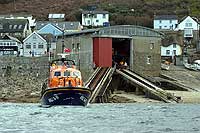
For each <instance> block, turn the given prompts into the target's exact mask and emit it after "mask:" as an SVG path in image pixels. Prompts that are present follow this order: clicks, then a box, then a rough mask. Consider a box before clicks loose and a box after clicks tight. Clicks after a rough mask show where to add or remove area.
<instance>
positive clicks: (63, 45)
mask: <svg viewBox="0 0 200 133" xmlns="http://www.w3.org/2000/svg"><path fill="white" fill-rule="evenodd" d="M64 47H65V44H64V29H63V33H62V53H64Z"/></svg>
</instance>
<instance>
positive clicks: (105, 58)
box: [93, 38, 112, 67]
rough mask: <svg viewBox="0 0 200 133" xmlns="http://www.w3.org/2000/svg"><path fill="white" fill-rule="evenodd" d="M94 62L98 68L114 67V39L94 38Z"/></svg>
mask: <svg viewBox="0 0 200 133" xmlns="http://www.w3.org/2000/svg"><path fill="white" fill-rule="evenodd" d="M93 61H94V63H95V66H96V67H112V38H93Z"/></svg>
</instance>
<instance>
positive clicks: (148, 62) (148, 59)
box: [147, 56, 151, 64]
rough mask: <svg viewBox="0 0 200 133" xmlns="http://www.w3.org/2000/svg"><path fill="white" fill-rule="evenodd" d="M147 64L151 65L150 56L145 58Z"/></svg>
mask: <svg viewBox="0 0 200 133" xmlns="http://www.w3.org/2000/svg"><path fill="white" fill-rule="evenodd" d="M147 64H151V56H147Z"/></svg>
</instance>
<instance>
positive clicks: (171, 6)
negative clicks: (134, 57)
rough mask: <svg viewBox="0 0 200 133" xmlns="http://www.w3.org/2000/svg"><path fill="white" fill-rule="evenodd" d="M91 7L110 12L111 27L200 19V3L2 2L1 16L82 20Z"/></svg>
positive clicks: (170, 0)
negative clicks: (162, 17) (158, 18)
mask: <svg viewBox="0 0 200 133" xmlns="http://www.w3.org/2000/svg"><path fill="white" fill-rule="evenodd" d="M88 5H95V7H96V8H97V10H107V11H109V12H110V21H111V24H136V25H143V26H148V27H151V26H152V19H153V16H154V15H155V14H158V15H159V14H176V15H178V17H179V18H180V19H181V18H182V17H184V16H186V15H191V16H195V17H197V18H199V17H200V12H199V7H200V1H199V0H123V1H120V0H48V1H47V0H1V1H0V14H5V13H6V14H9V13H28V14H33V15H34V16H35V17H36V18H37V19H38V20H46V19H47V15H48V13H65V14H66V20H79V21H80V20H81V19H80V13H81V11H82V10H85V9H88ZM93 7H94V6H93Z"/></svg>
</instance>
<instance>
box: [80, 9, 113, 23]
mask: <svg viewBox="0 0 200 133" xmlns="http://www.w3.org/2000/svg"><path fill="white" fill-rule="evenodd" d="M82 25H83V26H108V25H109V13H108V12H107V11H83V12H82Z"/></svg>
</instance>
